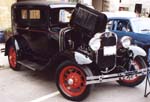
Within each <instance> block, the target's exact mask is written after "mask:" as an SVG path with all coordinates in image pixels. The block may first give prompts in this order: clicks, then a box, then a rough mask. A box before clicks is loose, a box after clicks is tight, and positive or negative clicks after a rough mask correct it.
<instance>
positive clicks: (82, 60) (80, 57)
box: [74, 52, 93, 65]
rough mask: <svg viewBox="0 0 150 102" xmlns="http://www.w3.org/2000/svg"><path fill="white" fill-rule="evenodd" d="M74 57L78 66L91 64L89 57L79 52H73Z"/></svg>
mask: <svg viewBox="0 0 150 102" xmlns="http://www.w3.org/2000/svg"><path fill="white" fill-rule="evenodd" d="M74 57H75V61H76V62H77V63H78V64H80V65H83V64H91V63H92V62H93V61H92V60H91V59H90V57H88V56H87V55H85V54H83V53H80V52H74Z"/></svg>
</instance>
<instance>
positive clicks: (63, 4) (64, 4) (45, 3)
mask: <svg viewBox="0 0 150 102" xmlns="http://www.w3.org/2000/svg"><path fill="white" fill-rule="evenodd" d="M14 5H17V6H18V5H20V6H21V5H39V6H49V7H50V8H64V7H72V8H74V7H75V6H76V3H67V2H56V1H38V0H35V1H21V2H17V3H15V4H14Z"/></svg>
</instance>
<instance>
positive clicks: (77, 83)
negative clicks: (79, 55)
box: [56, 61, 91, 101]
mask: <svg viewBox="0 0 150 102" xmlns="http://www.w3.org/2000/svg"><path fill="white" fill-rule="evenodd" d="M90 75H91V71H90V69H89V68H81V67H80V66H78V65H77V64H75V63H73V62H71V61H65V62H63V63H62V64H61V65H60V66H59V67H58V70H57V72H56V85H57V87H58V90H59V91H60V93H61V94H62V95H63V96H64V97H65V98H67V99H69V100H72V101H81V100H83V99H85V98H86V97H87V96H88V94H89V93H90V89H91V85H86V76H90Z"/></svg>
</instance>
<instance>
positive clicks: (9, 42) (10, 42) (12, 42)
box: [5, 36, 20, 55]
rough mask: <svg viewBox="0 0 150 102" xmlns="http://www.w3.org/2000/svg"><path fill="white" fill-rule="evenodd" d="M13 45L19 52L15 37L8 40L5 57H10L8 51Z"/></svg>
mask: <svg viewBox="0 0 150 102" xmlns="http://www.w3.org/2000/svg"><path fill="white" fill-rule="evenodd" d="M11 45H13V46H14V47H15V49H16V50H17V51H18V50H19V49H20V47H19V44H18V41H17V39H16V37H15V36H13V37H10V38H9V39H8V40H7V42H6V45H5V55H8V49H9V46H11Z"/></svg>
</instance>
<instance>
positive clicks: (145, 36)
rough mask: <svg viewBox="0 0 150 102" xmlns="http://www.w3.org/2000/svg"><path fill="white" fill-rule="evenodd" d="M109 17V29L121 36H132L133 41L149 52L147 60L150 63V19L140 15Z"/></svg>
mask: <svg viewBox="0 0 150 102" xmlns="http://www.w3.org/2000/svg"><path fill="white" fill-rule="evenodd" d="M107 17H108V23H107V29H108V30H110V31H112V32H115V33H116V34H117V35H118V37H119V38H121V37H122V36H130V37H131V38H132V43H133V44H136V45H138V46H140V47H142V48H143V49H144V50H145V51H146V52H147V58H145V61H146V62H147V64H148V63H150V19H149V18H143V17H141V18H139V17H121V16H120V17H116V16H115V17H112V16H111V17H109V16H107Z"/></svg>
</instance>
